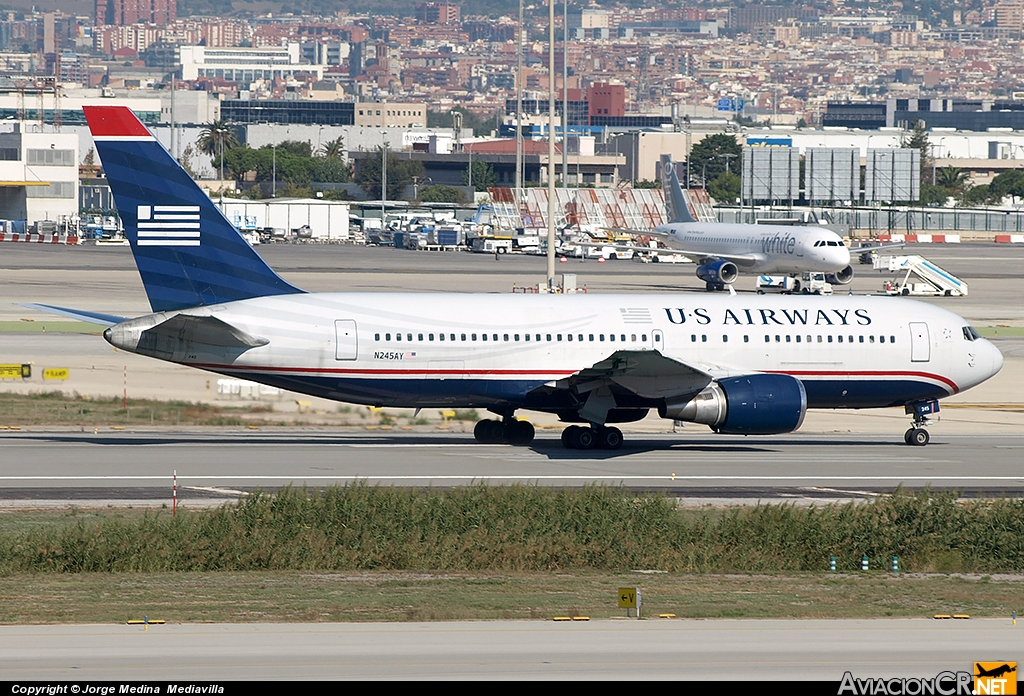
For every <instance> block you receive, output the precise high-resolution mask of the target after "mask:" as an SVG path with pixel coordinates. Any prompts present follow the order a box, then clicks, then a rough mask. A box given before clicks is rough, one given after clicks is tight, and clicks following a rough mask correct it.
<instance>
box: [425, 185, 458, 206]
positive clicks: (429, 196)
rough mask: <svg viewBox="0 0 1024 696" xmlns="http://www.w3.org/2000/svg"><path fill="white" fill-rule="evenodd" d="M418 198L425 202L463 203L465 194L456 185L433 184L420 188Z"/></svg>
mask: <svg viewBox="0 0 1024 696" xmlns="http://www.w3.org/2000/svg"><path fill="white" fill-rule="evenodd" d="M420 200H421V201H423V202H425V203H465V202H466V194H465V193H463V191H462V189H460V188H459V187H458V186H447V185H445V184H433V185H431V186H424V187H423V188H421V189H420Z"/></svg>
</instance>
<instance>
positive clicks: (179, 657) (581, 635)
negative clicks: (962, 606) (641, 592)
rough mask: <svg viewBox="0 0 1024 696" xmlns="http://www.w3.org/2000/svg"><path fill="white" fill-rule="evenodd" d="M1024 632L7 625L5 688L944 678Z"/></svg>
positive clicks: (888, 625)
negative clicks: (112, 683) (36, 683)
mask: <svg viewBox="0 0 1024 696" xmlns="http://www.w3.org/2000/svg"><path fill="white" fill-rule="evenodd" d="M1022 649H1024V629H1019V628H1014V627H1013V626H1012V625H1011V623H1010V619H1009V618H1006V619H987V620H970V621H955V622H954V621H947V622H938V621H928V620H871V621H856V620H846V621H817V620H801V621H768V620H762V621H750V620H713V621H690V620H686V621H683V620H671V619H667V620H658V619H652V620H648V621H636V620H619V621H615V620H610V621H593V622H587V623H583V622H573V623H561V622H559V623H556V622H550V621H548V622H535V621H486V622H483V621H482V622H451V623H440V624H438V623H434V624H423V623H399V624H289V625H282V624H242V625H187V624H186V625H167V626H153V627H151V628H150V629H149V630H148V631H144V630H143V629H142V627H138V626H17V627H15V626H4V627H0V654H2V655H3V656H4V658H3V660H0V680H6V681H9V682H15V681H21V682H25V681H29V680H40V681H42V680H48V681H53V680H59V681H66V680H71V683H72V684H74V683H75V681H74V680H81V681H83V682H84V681H98V680H121V681H132V680H167V681H169V682H173V683H178V684H188V683H198V684H202V685H206V684H208V683H209V682H210V681H216V680H230V679H244V680H252V681H254V680H264V679H307V680H327V679H417V680H421V679H446V680H450V679H572V680H598V679H630V680H638V679H701V680H715V681H722V682H723V683H728V682H729V681H730V680H762V679H764V680H773V679H774V680H809V679H813V680H827V681H832V682H836V683H838V682H839V681H840V679H842V676H843V673H844V672H846V671H850V672H851V673H852V675H853V676H854V677H857V678H861V679H864V678H868V677H873V678H877V677H884V678H895V677H923V678H930V677H935V676H936V675H937V674H938V673H939V672H942V671H947V670H948V671H953V672H956V671H964V672H969V671H971V670H972V668H973V663H974V661H1001V660H1007V661H1014V660H1019V658H1020V656H1021V654H1022Z"/></svg>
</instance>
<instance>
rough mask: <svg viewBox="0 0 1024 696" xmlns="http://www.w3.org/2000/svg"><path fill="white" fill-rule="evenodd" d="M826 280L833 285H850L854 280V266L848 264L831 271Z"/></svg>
mask: <svg viewBox="0 0 1024 696" xmlns="http://www.w3.org/2000/svg"><path fill="white" fill-rule="evenodd" d="M825 280H826V281H828V282H829V283H831V284H832V285H849V284H850V281H851V280H853V266H847V267H846V268H844V269H843V270H841V271H837V272H836V273H829V274H828V275H826V276H825Z"/></svg>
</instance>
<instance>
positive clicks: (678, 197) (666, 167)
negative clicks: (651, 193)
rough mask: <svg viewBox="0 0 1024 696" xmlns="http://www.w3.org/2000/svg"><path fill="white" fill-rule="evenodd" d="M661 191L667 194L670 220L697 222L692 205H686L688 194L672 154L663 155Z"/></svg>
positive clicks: (666, 205) (666, 206)
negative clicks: (680, 179) (685, 193)
mask: <svg viewBox="0 0 1024 696" xmlns="http://www.w3.org/2000/svg"><path fill="white" fill-rule="evenodd" d="M661 191H662V193H663V194H664V196H665V208H666V209H667V212H668V221H669V222H697V221H696V220H694V219H693V216H692V215H690V207H689V206H688V205H686V196H685V195H684V194H683V187H682V186H681V185H680V184H679V177H678V176H676V167H675V164H673V162H672V156H671V155H662V156H661Z"/></svg>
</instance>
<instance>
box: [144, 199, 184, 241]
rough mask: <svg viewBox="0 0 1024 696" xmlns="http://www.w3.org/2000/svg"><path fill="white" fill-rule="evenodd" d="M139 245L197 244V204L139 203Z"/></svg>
mask: <svg viewBox="0 0 1024 696" xmlns="http://www.w3.org/2000/svg"><path fill="white" fill-rule="evenodd" d="M138 221H139V222H138V224H139V239H138V245H139V246H199V206H198V205H155V206H149V205H140V206H139V208H138Z"/></svg>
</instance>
